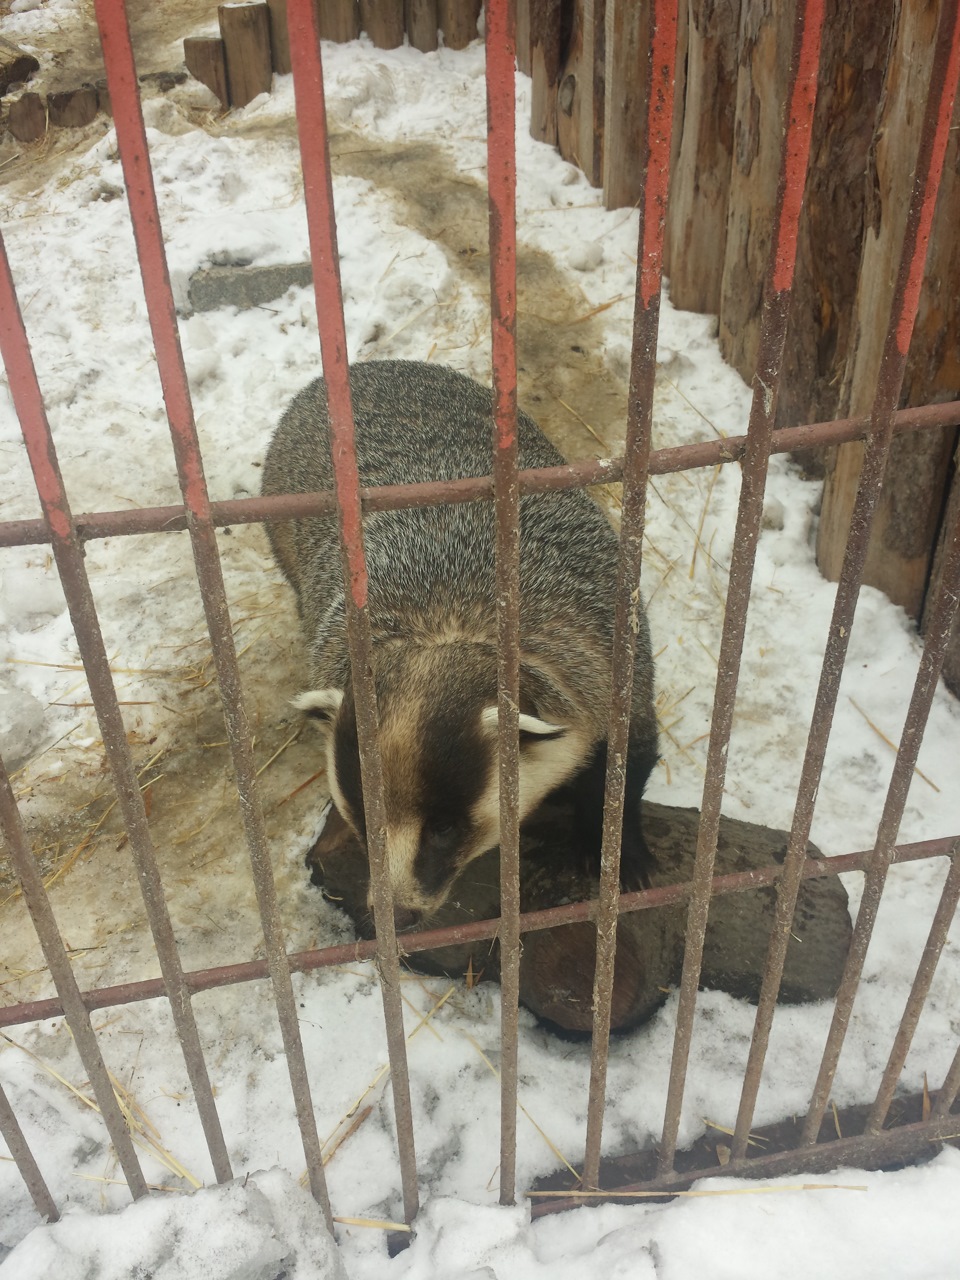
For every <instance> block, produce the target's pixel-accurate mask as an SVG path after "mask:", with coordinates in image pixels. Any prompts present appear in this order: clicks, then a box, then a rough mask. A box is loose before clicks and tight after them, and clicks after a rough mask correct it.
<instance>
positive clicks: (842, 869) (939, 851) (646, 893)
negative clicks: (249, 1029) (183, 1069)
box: [0, 836, 960, 1027]
mask: <svg viewBox="0 0 960 1280" xmlns="http://www.w3.org/2000/svg"><path fill="white" fill-rule="evenodd" d="M958 840H960V836H945V837H941V838H940V839H937V840H922V841H920V842H919V843H917V844H906V845H898V846H897V849H896V850H895V855H896V856H895V858H894V861H895V862H896V863H898V864H900V863H906V862H922V861H925V860H926V859H927V858H947V857H950V856H951V854H952V852H953V849H954V847H955V845H956V843H957V841H958ZM872 857H873V850H872V849H870V850H867V851H866V852H863V853H845V854H839V855H837V856H835V857H832V858H808V859H807V860H806V861H805V862H804V864H803V879H804V880H816V879H819V878H820V877H822V876H839V875H846V874H847V873H848V872H852V871H863V870H864V869H865V868H866V867H867V866H868V865H869V861H870V859H871V858H872ZM779 877H780V867H779V865H775V866H770V867H761V868H756V869H755V870H753V871H737V872H731V873H730V874H728V875H723V876H715V877H714V879H713V896H714V897H719V896H721V895H723V894H727V893H746V892H748V891H749V890H750V889H759V888H763V887H764V886H766V885H771V884H776V883H777V881H778V879H779ZM692 887H693V885H692V882H690V881H687V882H685V883H683V884H672V885H664V886H662V887H661V888H658V889H644V890H642V891H637V892H635V893H625V894H622V895H621V897H620V911H621V913H622V914H624V915H626V914H628V913H629V912H632V911H649V910H655V909H656V908H658V907H667V906H672V905H674V904H675V903H678V902H684V901H686V900H687V899H688V898H689V897H690V891H691V889H692ZM596 912H597V901H596V899H593V900H591V901H589V902H573V903H568V904H567V905H565V906H562V907H546V908H544V909H542V910H540V911H528V912H525V913H524V914H523V915H521V917H520V929H521V932H522V933H530V932H534V931H536V930H539V929H553V928H555V927H556V926H558V925H563V924H573V923H576V922H579V921H584V920H593V919H595V918H596ZM499 927H500V921H499V917H498V918H496V919H492V920H472V921H470V923H469V924H458V925H446V926H444V927H443V928H441V929H424V930H420V931H419V932H416V933H412V932H411V933H405V934H404V935H403V950H404V954H406V955H413V954H415V953H416V952H418V951H430V950H432V949H433V948H434V947H447V946H451V945H455V944H457V943H466V942H478V941H480V940H482V939H486V938H495V937H496V936H497V933H498V931H499ZM376 950H377V944H376V943H375V942H347V943H341V944H339V945H337V946H333V947H321V948H319V949H315V950H312V951H298V952H294V953H293V954H291V955H290V956H289V957H288V959H289V963H290V969H291V971H292V972H294V973H310V972H312V971H313V970H314V969H324V968H327V967H329V966H331V965H343V964H350V963H351V962H352V961H353V962H356V961H361V960H372V959H373V958H374V957H375V956H376ZM184 976H185V978H186V981H187V985H188V987H189V988H190V991H191V993H196V992H198V991H211V990H214V989H215V988H217V987H226V986H235V985H237V984H238V983H241V982H252V981H256V980H258V979H262V978H267V977H269V970H268V968H267V962H266V961H265V960H246V961H243V962H242V963H239V964H228V965H220V966H217V967H216V968H212V969H195V970H193V971H189V972H187V973H186V974H185V975H184ZM162 995H164V988H163V983H162V981H161V980H160V979H159V978H146V979H143V980H142V981H140V982H125V983H122V984H120V985H118V986H114V987H98V988H96V989H94V990H92V991H83V992H81V999H82V1000H83V1002H84V1004H85V1005H86V1007H87V1008H88V1009H90V1010H93V1009H108V1008H112V1007H113V1006H115V1005H119V1004H135V1003H137V1002H138V1001H140V1000H154V999H156V998H157V997H158V996H162ZM62 1016H63V1006H62V1005H61V1003H60V1001H59V1000H57V999H48V1000H30V1001H25V1002H23V1003H21V1004H12V1005H5V1006H0V1027H14V1026H20V1025H22V1024H23V1023H25V1022H38V1021H43V1020H44V1019H47V1018H59V1017H62Z"/></svg>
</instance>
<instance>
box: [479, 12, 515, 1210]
mask: <svg viewBox="0 0 960 1280" xmlns="http://www.w3.org/2000/svg"><path fill="white" fill-rule="evenodd" d="M515 46H516V13H515V9H514V5H513V4H512V3H510V0H487V9H486V74H487V189H488V194H489V205H490V213H489V236H490V324H491V354H492V364H493V424H494V425H493V502H494V515H495V520H496V547H495V550H496V575H497V587H496V590H497V726H498V733H497V768H498V774H499V779H498V780H499V792H500V795H499V801H500V1203H501V1204H513V1203H514V1198H515V1191H516V1171H517V1047H518V1036H519V1030H518V1027H519V1007H520V720H519V716H520V486H519V484H518V481H517V458H518V447H517V207H516V206H517V156H516V90H515V87H514V59H515Z"/></svg>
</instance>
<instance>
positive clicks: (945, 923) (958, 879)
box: [866, 842, 960, 1133]
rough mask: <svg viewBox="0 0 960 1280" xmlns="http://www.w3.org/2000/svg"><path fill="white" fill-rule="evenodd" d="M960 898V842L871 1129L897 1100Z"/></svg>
mask: <svg viewBox="0 0 960 1280" xmlns="http://www.w3.org/2000/svg"><path fill="white" fill-rule="evenodd" d="M958 902H960V842H958V844H957V845H956V846H955V847H954V849H953V852H952V853H951V855H950V870H949V871H948V872H947V878H946V880H945V881H944V885H943V889H942V891H941V893H940V901H939V903H938V904H937V910H936V913H935V915H934V917H933V923H932V924H931V926H930V933H929V935H928V937H927V942H926V946H925V947H924V948H923V955H922V956H921V957H920V963H919V965H918V966H917V973H916V977H915V978H914V980H913V986H912V987H911V989H910V995H909V998H908V999H907V1003H906V1006H905V1008H904V1011H903V1017H902V1018H901V1020H900V1026H899V1028H898V1030H897V1035H896V1039H895V1040H894V1042H893V1048H892V1049H891V1050H890V1057H889V1059H888V1060H887V1066H886V1070H885V1071H884V1073H883V1079H882V1080H881V1081H880V1088H879V1089H878V1090H877V1096H876V1100H875V1101H874V1104H873V1107H872V1109H871V1111H870V1114H869V1116H868V1117H867V1125H866V1132H867V1133H879V1132H880V1130H881V1129H882V1128H883V1122H884V1120H886V1118H887V1112H888V1111H889V1110H890V1104H891V1102H892V1101H893V1094H894V1091H895V1089H896V1087H897V1082H898V1081H899V1079H900V1073H901V1071H902V1070H903V1065H904V1063H905V1062H906V1060H907V1053H908V1052H909V1049H910V1044H911V1041H912V1040H913V1034H914V1032H915V1031H916V1029H917V1023H918V1022H919V1021H920V1015H921V1013H922V1012H923V1006H924V1003H925V1002H926V999H927V995H928V994H929V992H930V984H931V983H932V982H933V975H934V973H935V972H936V969H937V964H938V962H939V960H940V953H941V951H942V950H943V944H944V943H945V942H946V940H947V934H948V933H949V931H950V925H951V924H952V923H953V917H954V914H955V913H956V910H957V903H958Z"/></svg>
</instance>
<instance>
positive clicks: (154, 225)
mask: <svg viewBox="0 0 960 1280" xmlns="http://www.w3.org/2000/svg"><path fill="white" fill-rule="evenodd" d="M95 8H96V14H97V22H98V26H99V28H100V40H101V44H102V46H103V57H104V64H105V66H106V71H107V83H108V86H109V89H110V101H111V106H112V111H113V118H114V125H115V127H116V132H117V147H118V150H119V152H120V162H121V165H122V167H123V175H124V181H125V183H126V187H127V198H128V202H129V205H130V217H131V221H132V223H133V234H134V240H135V241H136V246H137V257H138V259H139V262H140V271H141V275H142V277H143V287H144V296H145V299H146V304H147V314H148V317H149V320H150V330H151V334H152V336H153V342H154V348H155V351H156V357H157V367H158V371H159V374H160V383H161V386H162V388H163V397H164V401H165V403H166V408H167V417H168V419H169V423H170V435H171V439H172V441H173V448H174V453H175V455H176V461H177V472H178V475H179V479H180V489H181V492H182V494H183V499H184V504H185V506H186V509H187V527H188V529H189V532H190V538H191V542H192V545H193V554H194V562H195V564H196V570H197V580H198V583H199V586H200V594H201V597H202V599H203V608H204V614H205V616H206V620H207V630H208V632H209V634H210V642H211V646H212V649H213V655H214V661H215V663H216V668H217V678H218V682H219V686H220V699H221V703H222V706H223V711H224V720H225V723H226V728H227V736H228V738H229V740H230V751H231V756H232V759H233V767H234V773H235V775H236V782H237V791H238V794H239V798H240V809H241V815H242V818H243V823H244V830H245V833H246V837H247V844H248V847H249V852H250V861H251V867H252V870H253V880H254V887H255V890H256V894H257V903H258V906H259V909H260V919H261V922H262V925H263V936H264V944H265V948H266V952H267V960H268V964H269V968H270V976H271V979H272V982H273V989H274V996H275V1000H276V1005H277V1016H278V1019H279V1023H280V1031H281V1036H282V1038H283V1045H284V1051H285V1055H286V1059H287V1068H288V1073H289V1077H290V1088H291V1092H292V1093H293V1098H294V1105H295V1108H296V1113H297V1121H298V1124H299V1126H300V1133H301V1137H302V1140H303V1149H304V1156H305V1159H306V1164H307V1171H308V1174H309V1178H310V1188H311V1191H312V1193H313V1195H314V1197H315V1198H316V1200H317V1201H318V1202H319V1203H320V1205H321V1207H322V1209H323V1212H324V1216H325V1217H326V1220H327V1223H328V1225H330V1226H331V1227H332V1221H333V1219H332V1214H331V1210H330V1203H329V1200H328V1197H327V1190H326V1182H325V1179H324V1175H323V1163H322V1160H321V1156H320V1139H319V1136H318V1134H317V1126H316V1119H315V1116H314V1111H313V1105H312V1101H311V1098H310V1083H309V1078H308V1075H307V1067H306V1060H305V1057H304V1052H303V1043H302V1040H301V1038H300V1026H299V1021H298V1017H297V1005H296V1000H295V998H294V994H293V985H292V983H291V980H290V971H289V968H288V967H287V962H286V951H285V947H284V940H283V930H282V927H281V924H280V912H279V908H278V905H277V896H276V888H275V884H274V880H273V868H272V865H271V862H270V851H269V847H268V845H267V838H266V829H265V827H264V821H263V810H262V807H261V804H260V799H259V791H258V787H257V774H256V764H255V761H254V757H253V747H252V740H251V735H250V729H249V725H248V723H247V717H246V712H245V709H244V705H243V693H242V690H241V687H240V675H239V670H238V667H237V658H236V649H235V647H234V643H233V633H232V630H231V626H230V613H229V609H228V606H227V599H226V591H225V589H224V584H223V575H222V572H221V568H220V557H219V552H218V549H217V540H216V532H215V530H214V527H213V524H212V521H211V519H210V501H209V496H208V494H207V487H206V481H205V479H204V475H203V463H202V459H201V456H200V446H199V442H198V440H197V432H196V426H195V423H194V420H193V406H192V404H191V402H190V391H189V386H188V382H187V374H186V369H185V367H184V363H183V355H182V352H181V349H180V335H179V331H178V329H177V317H176V312H175V309H174V304H173V294H172V291H171V289H170V278H169V272H168V270H167V261H166V254H165V251H164V246H163V237H162V234H161V229H160V218H159V212H158V209H157V201H156V193H155V190H154V185H153V175H152V172H151V169H150V157H149V152H148V149H147V139H146V131H145V129H144V124H143V116H142V113H141V110H140V97H139V91H138V85H137V76H136V67H135V66H134V60H133V49H132V47H131V44H130V30H129V27H128V25H127V15H126V9H125V6H124V3H123V0H95Z"/></svg>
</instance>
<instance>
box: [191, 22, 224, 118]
mask: <svg viewBox="0 0 960 1280" xmlns="http://www.w3.org/2000/svg"><path fill="white" fill-rule="evenodd" d="M183 61H184V63H185V64H186V68H187V70H188V71H189V72H190V74H191V75H192V76H193V78H194V79H195V80H199V81H200V83H201V84H205V85H206V86H207V88H208V89H209V90H210V91H211V93H213V94H215V95H216V97H217V99H218V101H219V103H220V105H221V107H223V108H227V107H229V105H230V95H229V93H228V92H227V61H226V57H225V55H224V51H223V41H222V40H221V39H220V38H219V37H218V36H187V37H186V39H185V40H184V42H183Z"/></svg>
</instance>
